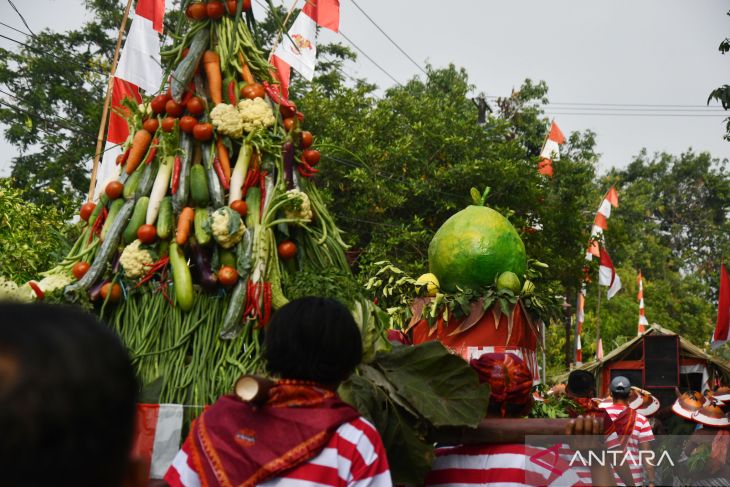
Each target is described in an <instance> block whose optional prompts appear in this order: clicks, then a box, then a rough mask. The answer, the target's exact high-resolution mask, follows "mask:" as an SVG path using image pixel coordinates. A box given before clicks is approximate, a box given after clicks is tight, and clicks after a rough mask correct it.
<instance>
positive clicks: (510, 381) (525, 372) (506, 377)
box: [469, 353, 532, 417]
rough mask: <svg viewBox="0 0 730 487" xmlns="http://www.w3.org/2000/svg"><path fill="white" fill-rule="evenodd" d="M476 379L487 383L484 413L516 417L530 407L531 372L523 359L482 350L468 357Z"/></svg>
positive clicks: (508, 354) (523, 413)
mask: <svg viewBox="0 0 730 487" xmlns="http://www.w3.org/2000/svg"><path fill="white" fill-rule="evenodd" d="M469 365H471V366H472V368H474V370H476V372H477V374H478V376H479V382H480V383H482V384H484V383H487V384H489V387H490V388H491V393H490V396H489V408H488V410H487V415H488V416H501V417H505V416H509V417H517V416H523V415H525V414H527V412H528V411H529V409H530V407H531V406H532V374H531V373H530V369H528V368H527V365H525V362H524V361H523V360H522V359H521V358H519V357H518V356H517V355H514V354H512V353H485V354H484V355H482V356H481V357H479V358H477V359H472V360H471V361H470V362H469Z"/></svg>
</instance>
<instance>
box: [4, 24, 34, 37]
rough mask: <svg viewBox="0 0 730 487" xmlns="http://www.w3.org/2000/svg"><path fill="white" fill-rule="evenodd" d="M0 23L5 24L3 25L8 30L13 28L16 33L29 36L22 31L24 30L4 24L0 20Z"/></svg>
mask: <svg viewBox="0 0 730 487" xmlns="http://www.w3.org/2000/svg"><path fill="white" fill-rule="evenodd" d="M0 25H4V26H5V27H7V28H8V29H10V30H14V31H15V32H17V33H18V34H23V35H24V36H30V34H28V33H27V32H24V31H22V30H20V29H17V28H15V27H13V26H12V25H8V24H6V23H5V22H0Z"/></svg>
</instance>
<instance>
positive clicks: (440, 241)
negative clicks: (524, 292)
mask: <svg viewBox="0 0 730 487" xmlns="http://www.w3.org/2000/svg"><path fill="white" fill-rule="evenodd" d="M428 262H429V267H430V270H431V272H432V273H433V274H435V275H436V277H437V278H438V280H439V283H440V284H441V289H443V290H445V291H450V292H453V291H456V287H457V286H458V287H460V288H462V289H467V288H470V289H477V288H479V287H483V286H489V285H491V284H493V283H494V278H495V276H497V275H499V274H501V273H502V272H507V271H510V272H514V273H515V274H517V275H518V276H519V277H520V279H523V278H524V277H523V276H524V275H525V270H526V268H527V256H526V254H525V244H523V243H522V240H521V239H520V236H519V235H518V234H517V231H516V230H515V227H513V226H512V224H511V223H510V222H509V220H507V219H506V218H505V217H503V216H502V215H501V214H500V213H499V212H497V211H494V210H492V209H491V208H487V207H485V206H468V207H467V208H465V209H463V210H461V211H460V212H459V213H457V214H455V215H454V216H452V217H451V218H449V219H448V220H446V222H445V223H444V224H443V225H441V228H439V229H438V231H437V232H436V235H434V237H433V240H431V244H430V245H429V246H428Z"/></svg>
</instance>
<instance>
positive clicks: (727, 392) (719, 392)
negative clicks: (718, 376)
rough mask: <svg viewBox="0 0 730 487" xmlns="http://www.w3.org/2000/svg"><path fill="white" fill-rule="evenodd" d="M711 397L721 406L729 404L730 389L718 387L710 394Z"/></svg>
mask: <svg viewBox="0 0 730 487" xmlns="http://www.w3.org/2000/svg"><path fill="white" fill-rule="evenodd" d="M712 397H713V398H715V399H717V400H718V401H720V402H722V403H723V404H730V387H727V386H722V387H718V388H717V389H716V390H715V392H713V393H712Z"/></svg>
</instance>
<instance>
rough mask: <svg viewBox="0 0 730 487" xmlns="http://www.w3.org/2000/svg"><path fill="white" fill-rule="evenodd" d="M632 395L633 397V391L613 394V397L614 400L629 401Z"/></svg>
mask: <svg viewBox="0 0 730 487" xmlns="http://www.w3.org/2000/svg"><path fill="white" fill-rule="evenodd" d="M630 395H631V391H626V392H611V397H612V398H614V399H628V398H629V396H630Z"/></svg>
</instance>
